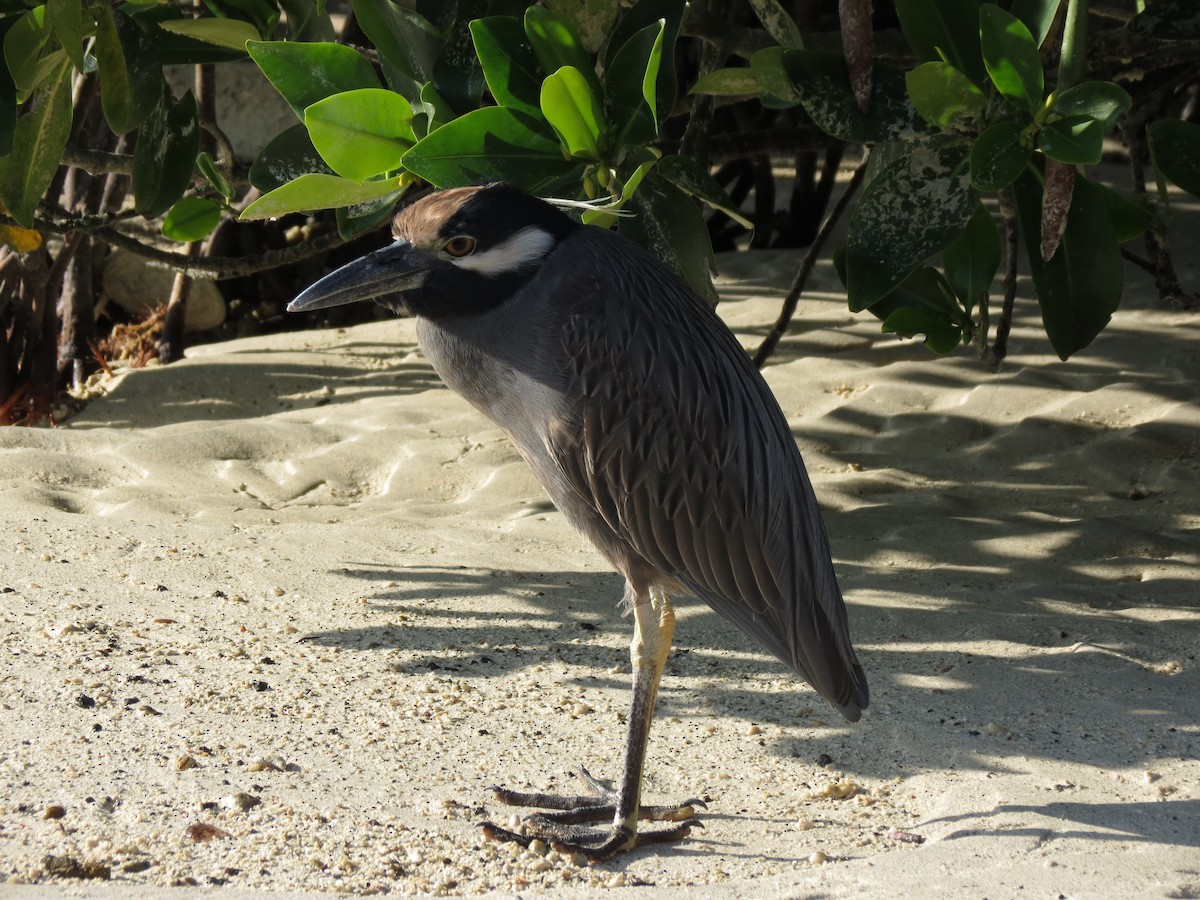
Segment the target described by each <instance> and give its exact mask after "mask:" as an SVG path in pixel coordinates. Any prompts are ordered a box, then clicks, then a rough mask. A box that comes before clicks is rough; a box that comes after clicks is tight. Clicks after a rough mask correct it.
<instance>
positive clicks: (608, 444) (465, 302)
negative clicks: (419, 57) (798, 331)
mask: <svg viewBox="0 0 1200 900" xmlns="http://www.w3.org/2000/svg"><path fill="white" fill-rule="evenodd" d="M393 233H394V235H395V238H396V241H395V243H393V244H391V245H390V246H388V247H385V248H383V249H382V250H377V251H375V252H374V253H371V254H369V255H367V256H365V257H363V258H362V259H359V260H357V261H355V262H352V263H350V264H348V265H346V266H343V267H342V268H340V269H338V270H337V271H335V272H333V273H331V274H330V275H328V276H326V277H325V278H323V279H322V280H321V281H319V282H317V283H316V284H314V285H313V286H312V287H310V288H309V289H308V290H306V291H304V293H302V294H301V295H300V296H299V297H297V298H296V299H295V300H294V301H292V303H291V305H290V306H289V307H288V309H289V310H292V311H301V310H311V309H320V308H322V307H327V306H334V305H337V304H342V303H350V302H352V301H355V300H367V299H373V300H375V301H376V302H377V303H380V304H382V305H383V306H385V307H388V308H390V309H393V310H395V311H397V312H407V313H411V314H412V315H413V316H415V317H416V319H417V336H418V340H419V341H420V346H421V349H422V351H423V352H424V354H425V356H426V357H427V358H428V359H429V361H430V363H431V364H432V365H433V368H434V369H436V370H437V373H438V374H439V375H440V376H441V377H442V380H443V381H445V382H446V384H447V385H449V386H450V387H451V388H452V389H453V390H455V391H457V392H458V393H459V394H461V395H462V396H463V397H465V398H466V399H467V400H469V401H470V402H471V403H472V404H473V405H474V406H475V407H476V408H477V409H478V410H479V411H480V412H482V413H483V414H484V415H486V416H487V417H488V418H490V419H491V420H492V421H493V422H495V423H496V424H497V425H499V426H500V427H501V428H502V429H503V430H504V431H506V432H507V433H508V435H509V437H511V438H512V441H513V443H514V444H516V446H517V449H518V450H519V451H520V452H521V455H522V456H524V457H525V460H526V461H527V462H528V463H529V465H530V466H531V467H532V469H533V472H534V475H535V476H536V477H537V479H538V481H539V482H541V484H542V486H543V487H544V488H545V489H546V492H547V493H548V494H549V495H550V498H551V499H552V500H553V501H554V504H555V506H557V507H558V509H559V510H561V511H562V513H563V515H565V516H566V517H567V520H568V521H569V522H570V523H571V524H572V525H574V526H575V527H576V528H578V529H579V530H580V531H582V532H583V533H584V534H585V535H587V537H588V538H590V539H591V540H592V542H593V543H594V544H595V545H596V547H597V548H599V550H600V552H601V553H603V554H604V556H605V557H607V559H608V561H609V562H610V563H612V565H613V566H614V567H615V568H616V569H617V571H619V572H620V573H621V574H622V575H623V576H625V582H626V587H625V603H626V604H627V605H628V607H629V608H630V609H632V612H633V619H634V637H633V645H632V649H631V657H632V661H633V700H632V707H631V711H630V715H629V721H628V728H629V731H628V736H627V739H626V745H625V754H624V763H623V768H622V772H621V780H620V785H619V788H618V789H617V791H616V792H615V793H613V792H607V791H605V790H604V789H603V788H602V787H601V786H600V785H599V784H598V783H597V782H595V781H594V780H592V779H591V778H590V776H587V775H586V773H581V775H582V776H583V778H584V781H585V783H586V785H587V787H588V795H587V796H580V797H555V796H550V795H543V794H529V793H520V792H516V791H508V790H505V789H502V788H496V789H495V790H496V796H497V797H498V799H500V800H501V801H503V802H505V803H510V804H516V805H523V806H540V807H544V808H550V809H555V810H558V812H552V813H539V814H535V815H532V816H529V817H527V818H526V820H525V821H526V823H527V824H526V828H525V829H524V833H522V834H516V833H514V832H511V831H508V830H506V829H503V828H500V827H498V826H495V825H492V824H485V825H484V828H485V830H486V833H487V834H488V835H489V836H491V837H495V838H501V839H505V840H517V841H521V842H522V843H526V844H528V843H529V842H530V841H531V840H532V839H533V838H534V837H540V838H542V839H545V840H549V841H551V842H553V843H554V844H555V845H557V846H559V847H566V848H570V849H572V850H580V851H582V852H584V853H585V854H587V855H588V856H590V857H592V858H596V859H600V858H604V857H607V856H611V855H612V854H613V853H616V852H618V851H620V850H624V849H627V848H629V847H633V846H636V845H638V844H639V843H647V842H651V841H661V840H673V839H677V838H680V837H683V836H684V835H686V834H687V832H688V829H689V828H690V827H691V826H693V825H695V824H696V819H695V817H694V815H695V810H694V806H695V805H697V803H698V801H688V802H687V803H684V804H680V805H678V806H673V807H642V806H641V805H640V791H641V779H642V765H643V761H644V759H645V752H646V741H647V737H648V735H649V730H650V720H651V717H652V716H653V714H654V701H655V697H656V694H657V691H658V684H659V680H660V678H661V676H662V672H663V666H664V664H665V662H666V659H667V653H668V651H669V649H670V646H671V638H672V634H673V632H674V623H675V616H674V613H673V612H672V609H671V601H670V598H669V595H670V594H672V593H677V592H690V593H692V594H694V595H696V596H697V597H699V598H701V599H702V600H704V601H705V602H706V603H708V605H709V606H711V607H712V608H713V609H714V610H716V611H717V612H718V613H720V614H721V615H722V616H724V617H725V618H726V619H728V620H730V621H731V622H733V623H734V624H735V625H737V626H738V627H740V628H741V629H742V630H743V631H745V632H746V633H747V634H749V635H750V636H751V637H753V638H755V639H756V640H757V641H758V642H759V643H760V644H761V645H762V646H763V647H765V648H766V649H768V650H770V651H771V653H773V654H774V655H775V656H777V657H778V658H779V659H780V660H782V661H783V662H784V663H785V664H786V665H788V666H790V667H791V668H793V669H794V670H796V671H797V672H798V673H800V675H802V676H803V677H804V678H805V679H807V680H808V682H809V683H810V684H811V685H812V686H813V687H815V688H816V689H817V691H818V692H819V693H820V694H821V695H822V696H823V697H825V698H826V699H827V700H828V701H829V702H830V703H832V704H833V705H834V706H835V707H836V708H837V709H838V711H839V712H841V713H842V715H844V716H845V717H846V718H847V719H849V720H850V721H852V722H853V721H857V719H858V718H859V714H860V713H861V711H862V710H863V709H864V708H865V707H866V706H867V702H868V694H867V681H866V678H865V677H864V675H863V671H862V668H861V667H860V666H859V664H858V660H857V659H856V658H855V655H854V649H853V648H852V647H851V645H850V637H849V633H848V630H847V626H846V609H845V606H844V604H843V602H842V596H841V593H840V591H839V589H838V585H837V581H836V579H835V577H834V571H833V564H832V562H831V560H830V555H829V547H828V543H827V540H826V537H825V530H824V526H823V524H822V521H821V515H820V512H819V511H818V509H817V503H816V499H815V498H814V496H813V491H812V486H811V485H810V484H809V480H808V476H807V474H806V473H805V471H804V464H803V463H802V462H801V459H800V454H799V452H798V451H797V449H796V444H795V442H794V441H793V439H792V434H791V432H790V430H789V429H788V424H787V420H786V419H785V418H784V415H783V413H782V412H781V411H780V408H779V405H778V403H777V402H776V401H775V398H774V397H773V396H772V395H771V392H770V389H769V388H768V387H767V385H766V382H765V381H763V379H762V376H761V375H760V374H759V373H758V371H757V370H756V369H755V368H754V366H753V364H752V363H751V361H750V358H749V357H748V356H747V354H746V352H745V351H744V350H743V349H742V347H741V346H740V345H739V344H738V342H737V340H736V339H735V338H734V337H733V335H732V334H731V333H730V332H729V330H728V329H727V328H726V327H725V325H724V324H723V323H722V322H721V320H720V319H719V318H718V317H717V316H716V314H715V313H714V312H713V311H712V310H711V309H710V308H709V307H708V306H707V304H705V303H704V302H703V301H702V300H701V299H700V298H699V297H698V296H697V295H696V294H695V293H693V292H692V291H691V290H689V289H688V288H687V287H686V286H685V285H684V284H683V283H682V282H681V281H680V280H679V279H678V278H676V277H675V276H674V275H673V274H672V273H671V272H670V271H669V270H668V269H666V268H665V267H664V266H663V265H662V264H661V263H660V262H659V261H658V260H656V259H654V258H653V257H652V256H651V255H650V254H649V253H647V252H645V251H644V250H642V249H641V248H640V247H638V246H636V245H635V244H633V243H632V242H630V241H628V240H626V239H624V238H622V237H620V236H618V235H616V234H614V233H612V232H609V231H605V230H603V229H600V228H595V227H590V226H583V225H579V224H577V223H576V222H574V221H572V220H571V219H570V218H568V217H567V216H566V215H564V214H563V213H562V212H560V211H559V210H557V209H556V208H554V207H553V206H551V205H549V204H548V203H546V202H544V201H542V200H538V199H535V198H533V197H530V196H528V195H526V194H524V193H522V192H520V191H518V190H516V189H514V188H512V187H509V186H506V185H502V184H493V185H486V186H482V187H467V188H457V189H455V190H448V191H442V192H439V193H434V194H431V195H429V196H427V197H425V198H423V199H421V200H419V201H418V202H416V203H414V204H412V205H411V206H409V207H407V208H406V209H404V210H402V211H401V212H400V213H399V214H398V215H397V216H396V218H395V221H394V223H393ZM610 817H611V820H612V825H611V827H605V826H603V825H594V824H593V825H588V824H586V823H589V822H590V823H603V822H604V821H605V820H607V819H609V818H610ZM639 819H653V820H659V821H668V822H671V823H672V824H670V825H668V826H663V827H660V828H658V829H653V830H643V831H642V832H640V833H639V831H638V822H639Z"/></svg>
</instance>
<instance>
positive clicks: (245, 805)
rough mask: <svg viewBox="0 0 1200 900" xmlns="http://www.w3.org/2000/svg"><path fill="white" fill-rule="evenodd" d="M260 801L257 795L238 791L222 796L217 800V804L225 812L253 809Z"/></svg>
mask: <svg viewBox="0 0 1200 900" xmlns="http://www.w3.org/2000/svg"><path fill="white" fill-rule="evenodd" d="M260 803H262V801H261V800H259V799H258V798H257V797H255V796H253V795H251V794H247V793H246V792H245V791H238V792H237V793H236V794H230V795H229V796H228V797H222V798H221V799H220V800H218V801H217V805H218V806H219V807H221V809H223V810H225V811H226V812H230V813H232V812H246V811H247V810H250V809H254V807H256V806H258V804H260Z"/></svg>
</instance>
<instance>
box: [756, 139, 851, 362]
mask: <svg viewBox="0 0 1200 900" xmlns="http://www.w3.org/2000/svg"><path fill="white" fill-rule="evenodd" d="M866 174H867V160H866V158H864V159H863V161H862V162H860V163H859V164H858V166H857V167H856V168H855V170H854V174H853V175H851V176H850V180H849V181H848V182H847V183H846V189H845V190H844V191H842V196H841V197H839V198H838V202H837V203H836V204H835V205H834V207H833V209H832V210H831V211H830V213H829V215H828V216H826V217H825V221H824V222H823V223H821V229H820V230H819V231H818V232H817V235H816V237H814V238H813V242H812V244H810V245H809V248H808V252H807V253H805V254H804V259H803V260H801V262H800V268H799V269H798V270H797V271H796V277H795V278H793V279H792V286H791V288H790V289H789V290H788V294H787V297H785V298H784V301H783V308H782V310H780V313H779V318H778V319H777V320H776V322H775V324H774V326H772V328H771V330H770V332H769V333H768V334H767V336H766V337H765V338H764V339H763V342H762V343H761V344H759V345H758V349H757V350H755V351H754V365H755V366H757V367H758V368H760V369H761V368H762V367H763V365H765V364H766V361H767V360H768V359H769V358H770V356H771V354H772V353H774V352H775V348H776V347H777V346H778V345H779V342H780V340H782V338H783V336H784V335H785V334H787V330H788V325H790V324H791V321H792V316H793V315H795V314H796V306H797V305H798V304H799V302H800V295H801V294H802V293H803V292H804V286H805V285H806V284H808V277H809V275H811V274H812V270H813V267H814V266H815V265H816V263H817V257H818V256H819V255H820V254H821V250H822V249H824V247H825V242H826V241H827V240H829V235H830V234H832V233H833V229H834V226H835V225H837V223H838V220H839V219H841V217H842V215H843V214H844V213H845V212H846V208H847V207H848V206H849V205H850V200H851V199H852V198H853V197H854V194H855V192H856V191H857V190H858V187H859V185H861V184H862V181H863V178H864V177H865V176H866Z"/></svg>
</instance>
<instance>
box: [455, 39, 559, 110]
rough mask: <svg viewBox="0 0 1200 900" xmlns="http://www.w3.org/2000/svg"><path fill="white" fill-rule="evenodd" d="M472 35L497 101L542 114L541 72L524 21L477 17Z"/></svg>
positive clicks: (486, 77)
mask: <svg viewBox="0 0 1200 900" xmlns="http://www.w3.org/2000/svg"><path fill="white" fill-rule="evenodd" d="M471 37H472V39H473V40H474V41H475V52H476V54H477V55H478V56H479V62H480V64H481V65H482V66H483V77H484V79H485V80H486V81H487V86H488V90H489V91H491V92H492V96H493V97H494V98H495V99H496V103H498V104H499V105H500V106H507V107H509V108H510V109H517V110H520V111H521V112H524V113H530V114H532V115H535V116H540V115H541V114H542V113H541V107H540V106H539V98H540V96H541V87H540V84H541V75H540V73H539V72H538V62H537V57H536V56H534V54H533V48H532V47H531V46H530V45H529V43H528V42H527V41H526V38H525V27H524V26H523V25H522V24H521V20H520V19H517V18H515V17H512V16H491V17H489V18H486V19H476V20H475V21H474V22H472V23H471Z"/></svg>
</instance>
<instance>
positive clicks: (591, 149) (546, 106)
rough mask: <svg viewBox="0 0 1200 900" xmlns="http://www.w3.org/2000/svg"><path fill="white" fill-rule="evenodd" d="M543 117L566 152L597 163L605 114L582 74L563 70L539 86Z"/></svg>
mask: <svg viewBox="0 0 1200 900" xmlns="http://www.w3.org/2000/svg"><path fill="white" fill-rule="evenodd" d="M542 114H543V115H544V116H545V117H546V121H547V122H549V123H550V126H551V127H552V128H553V129H554V131H555V132H556V133H557V134H558V137H559V140H561V141H562V143H563V146H564V147H566V148H567V151H568V152H569V153H570V154H571V155H572V156H575V157H579V158H581V159H593V160H598V159H600V140H601V128H602V123H603V122H604V110H602V109H601V108H600V101H599V100H597V98H596V97H595V95H594V94H592V91H591V88H590V87H589V86H588V82H587V79H586V78H584V77H583V73H582V72H580V71H579V70H578V69H575V68H573V67H571V66H563V67H562V68H561V69H559V70H558V71H557V72H555V73H553V74H551V75H547V76H546V80H545V81H543V82H542Z"/></svg>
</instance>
